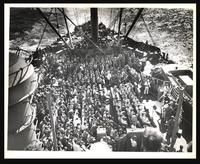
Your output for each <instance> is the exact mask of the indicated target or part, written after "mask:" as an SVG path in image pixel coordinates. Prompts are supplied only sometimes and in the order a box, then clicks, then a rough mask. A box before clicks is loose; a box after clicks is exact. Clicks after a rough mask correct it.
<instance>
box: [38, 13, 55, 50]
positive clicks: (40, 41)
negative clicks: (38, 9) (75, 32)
mask: <svg viewBox="0 0 200 164" xmlns="http://www.w3.org/2000/svg"><path fill="white" fill-rule="evenodd" d="M52 10H53V9H51V11H50V14H49V16H48V20H49V19H50V16H51V14H52ZM47 25H48V23H47V22H46V24H45V27H44V29H43V32H42V35H41V37H40V40H39V43H38V46H37V48H36V51H37V50H38V48H39V46H40V44H41V41H42V39H43V37H44V33H45V31H46V28H47Z"/></svg>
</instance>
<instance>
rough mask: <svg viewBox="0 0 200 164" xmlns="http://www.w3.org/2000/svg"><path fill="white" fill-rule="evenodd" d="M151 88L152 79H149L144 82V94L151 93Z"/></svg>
mask: <svg viewBox="0 0 200 164" xmlns="http://www.w3.org/2000/svg"><path fill="white" fill-rule="evenodd" d="M149 88H150V81H149V79H147V80H146V81H145V82H144V95H148V94H149Z"/></svg>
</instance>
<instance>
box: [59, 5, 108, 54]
mask: <svg viewBox="0 0 200 164" xmlns="http://www.w3.org/2000/svg"><path fill="white" fill-rule="evenodd" d="M58 10H59V11H60V12H61V13H62V10H61V9H58ZM65 17H66V18H67V19H68V20H69V21H70V22H71V23H72V24H73V25H74V26H75V27H76V28H77V29H78V30H79V31H80V29H79V27H78V26H77V25H76V24H75V23H74V22H73V21H72V20H71V19H70V18H69V17H68V16H67V15H65ZM81 34H82V35H83V36H84V37H85V38H86V39H87V40H89V41H90V42H91V43H92V44H93V45H94V46H95V47H96V48H97V49H98V50H99V51H100V52H101V53H103V54H104V55H105V53H104V52H103V50H102V49H101V48H100V47H99V46H97V45H96V44H95V43H94V42H93V41H92V40H91V39H90V38H89V37H88V36H87V35H86V34H85V33H84V32H83V31H81Z"/></svg>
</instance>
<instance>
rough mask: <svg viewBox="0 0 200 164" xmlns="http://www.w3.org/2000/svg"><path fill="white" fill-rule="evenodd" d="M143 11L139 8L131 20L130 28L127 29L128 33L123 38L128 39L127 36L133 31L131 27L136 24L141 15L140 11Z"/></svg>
mask: <svg viewBox="0 0 200 164" xmlns="http://www.w3.org/2000/svg"><path fill="white" fill-rule="evenodd" d="M143 10H144V8H140V9H139V11H138V13H137V15H136V16H135V19H134V20H133V23H132V24H131V27H130V28H129V30H128V32H127V33H126V35H125V38H127V37H128V35H129V34H130V32H131V30H132V29H133V27H134V26H135V24H136V22H137V21H138V19H139V17H140V16H141V14H142V11H143Z"/></svg>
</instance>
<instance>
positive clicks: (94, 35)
mask: <svg viewBox="0 0 200 164" xmlns="http://www.w3.org/2000/svg"><path fill="white" fill-rule="evenodd" d="M90 15H91V23H92V40H93V42H94V43H96V44H97V41H98V9H97V8H91V9H90Z"/></svg>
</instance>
